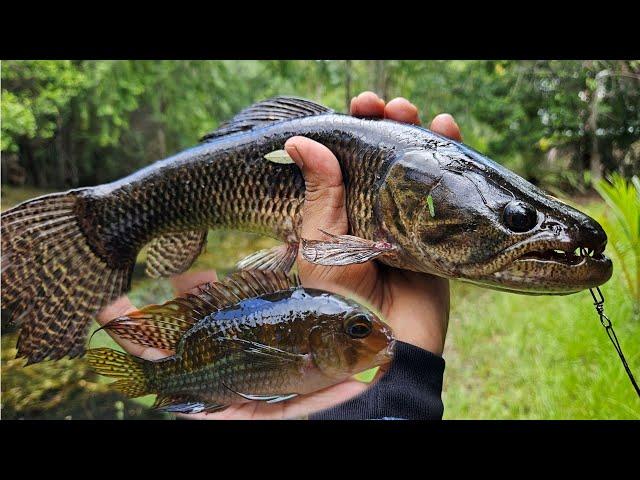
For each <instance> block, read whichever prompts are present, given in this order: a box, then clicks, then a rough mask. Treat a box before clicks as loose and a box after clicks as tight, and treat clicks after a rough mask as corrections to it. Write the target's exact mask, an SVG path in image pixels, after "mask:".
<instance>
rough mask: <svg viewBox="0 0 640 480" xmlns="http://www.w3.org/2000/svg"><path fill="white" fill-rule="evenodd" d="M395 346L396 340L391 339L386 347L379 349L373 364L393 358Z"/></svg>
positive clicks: (380, 363)
mask: <svg viewBox="0 0 640 480" xmlns="http://www.w3.org/2000/svg"><path fill="white" fill-rule="evenodd" d="M395 347H396V340H395V339H394V340H391V341H390V342H389V344H388V345H387V348H385V349H383V350H380V351H379V352H378V354H377V355H376V358H375V360H374V363H375V365H384V364H386V363H389V362H390V361H391V360H393V354H394V351H395Z"/></svg>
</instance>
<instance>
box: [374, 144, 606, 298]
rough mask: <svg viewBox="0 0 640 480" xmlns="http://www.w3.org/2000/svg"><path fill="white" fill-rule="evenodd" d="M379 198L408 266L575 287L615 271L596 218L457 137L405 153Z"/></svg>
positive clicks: (505, 284)
mask: <svg viewBox="0 0 640 480" xmlns="http://www.w3.org/2000/svg"><path fill="white" fill-rule="evenodd" d="M376 208H377V209H378V218H381V219H382V223H381V230H382V231H383V232H385V233H386V234H387V235H388V238H389V241H391V242H392V243H394V244H396V245H397V246H398V247H399V248H398V250H397V251H398V256H397V259H396V260H394V261H393V263H394V264H395V265H397V266H401V267H403V268H409V269H411V270H415V271H419V272H425V273H432V274H436V275H439V276H443V277H448V278H457V279H461V280H465V281H469V282H472V283H475V284H479V285H481V286H484V287H489V288H495V289H499V290H505V291H511V292H517V293H528V294H569V293H575V292H578V291H580V290H583V289H587V288H593V287H596V286H598V285H601V284H603V283H605V282H606V281H607V280H608V279H609V278H610V277H611V274H612V263H611V260H610V259H609V258H607V257H606V256H605V255H604V254H603V252H604V249H605V246H606V244H607V235H606V233H605V232H604V230H603V229H602V227H601V226H600V225H599V224H598V222H596V221H595V220H594V219H593V218H591V217H589V216H588V215H586V214H584V213H582V212H580V211H579V210H577V209H575V208H573V207H571V206H569V205H567V204H565V203H563V202H561V201H560V200H558V199H557V198H554V197H552V196H550V195H548V194H546V193H545V192H543V191H542V190H541V189H539V188H537V187H536V186H534V185H533V184H531V183H529V182H527V181H526V180H524V179H523V178H522V177H520V176H518V175H517V174H515V173H513V172H511V171H510V170H508V169H506V168H504V167H502V166H501V165H499V164H497V163H495V162H493V161H492V160H490V159H488V158H486V157H485V156H483V155H482V154H480V153H479V152H476V151H475V150H472V149H471V148H469V147H467V146H465V145H463V144H459V143H457V142H452V141H448V140H445V139H442V142H441V143H440V147H439V148H429V149H427V148H425V149H416V150H412V151H409V152H406V153H405V154H404V155H402V156H401V157H399V158H398V159H397V160H396V162H395V163H394V164H392V165H391V167H390V169H389V171H388V174H387V176H386V178H385V180H384V182H383V184H382V186H381V189H380V196H379V204H378V205H377V206H376Z"/></svg>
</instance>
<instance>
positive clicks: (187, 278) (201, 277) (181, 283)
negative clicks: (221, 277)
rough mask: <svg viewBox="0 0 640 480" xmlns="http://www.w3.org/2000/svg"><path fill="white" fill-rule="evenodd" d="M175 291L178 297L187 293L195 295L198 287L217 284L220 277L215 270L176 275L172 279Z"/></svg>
mask: <svg viewBox="0 0 640 480" xmlns="http://www.w3.org/2000/svg"><path fill="white" fill-rule="evenodd" d="M170 281H171V285H173V291H174V293H175V294H176V296H180V295H184V294H185V293H195V289H196V287H197V286H199V285H202V284H203V283H207V282H217V281H218V275H217V274H216V271H215V270H205V271H202V272H185V273H180V274H178V275H174V276H173V277H171V279H170Z"/></svg>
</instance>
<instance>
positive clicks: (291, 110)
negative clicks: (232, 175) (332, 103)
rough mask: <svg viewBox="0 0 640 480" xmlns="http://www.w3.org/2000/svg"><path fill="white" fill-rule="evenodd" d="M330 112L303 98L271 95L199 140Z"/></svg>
mask: <svg viewBox="0 0 640 480" xmlns="http://www.w3.org/2000/svg"><path fill="white" fill-rule="evenodd" d="M332 112H333V110H331V109H330V108H327V107H325V106H323V105H320V104H319V103H315V102H312V101H311V100H305V99H304V98H298V97H286V96H280V97H273V98H269V99H268V100H263V101H261V102H258V103H254V104H253V105H251V106H250V107H247V108H245V109H244V110H242V111H241V112H240V113H238V114H237V115H236V116H235V117H233V118H232V119H231V120H229V121H227V122H224V123H223V124H222V125H220V127H218V129H217V130H214V131H213V132H210V133H208V134H206V135H205V136H204V137H202V138H201V139H200V141H201V142H206V141H208V140H212V139H215V138H218V137H222V136H224V135H230V134H232V133H238V132H243V131H246V130H251V129H253V128H256V127H260V126H265V125H268V124H270V123H275V122H281V121H283V120H291V119H292V118H301V117H310V116H313V115H321V114H323V113H332Z"/></svg>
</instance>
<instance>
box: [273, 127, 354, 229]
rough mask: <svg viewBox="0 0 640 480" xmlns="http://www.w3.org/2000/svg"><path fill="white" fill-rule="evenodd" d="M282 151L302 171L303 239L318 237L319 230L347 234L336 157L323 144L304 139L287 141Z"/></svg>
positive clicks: (338, 165)
mask: <svg viewBox="0 0 640 480" xmlns="http://www.w3.org/2000/svg"><path fill="white" fill-rule="evenodd" d="M285 149H286V150H287V153H288V154H289V156H291V158H292V159H293V160H294V162H295V163H296V165H298V167H299V168H300V170H301V171H302V175H303V177H304V182H305V198H304V207H303V209H302V228H301V235H302V237H303V238H307V239H318V238H321V237H320V236H319V235H320V232H319V231H318V229H320V228H322V229H323V230H327V231H329V232H331V233H334V234H336V235H342V234H345V233H347V230H348V220H347V210H346V206H345V191H344V184H343V183H342V171H341V170H340V164H339V163H338V160H337V159H336V157H335V155H334V154H333V153H331V150H329V149H328V148H327V147H325V146H324V145H322V144H320V143H318V142H314V141H313V140H311V139H308V138H305V137H293V138H290V139H289V140H288V141H287V143H286V144H285Z"/></svg>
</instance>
